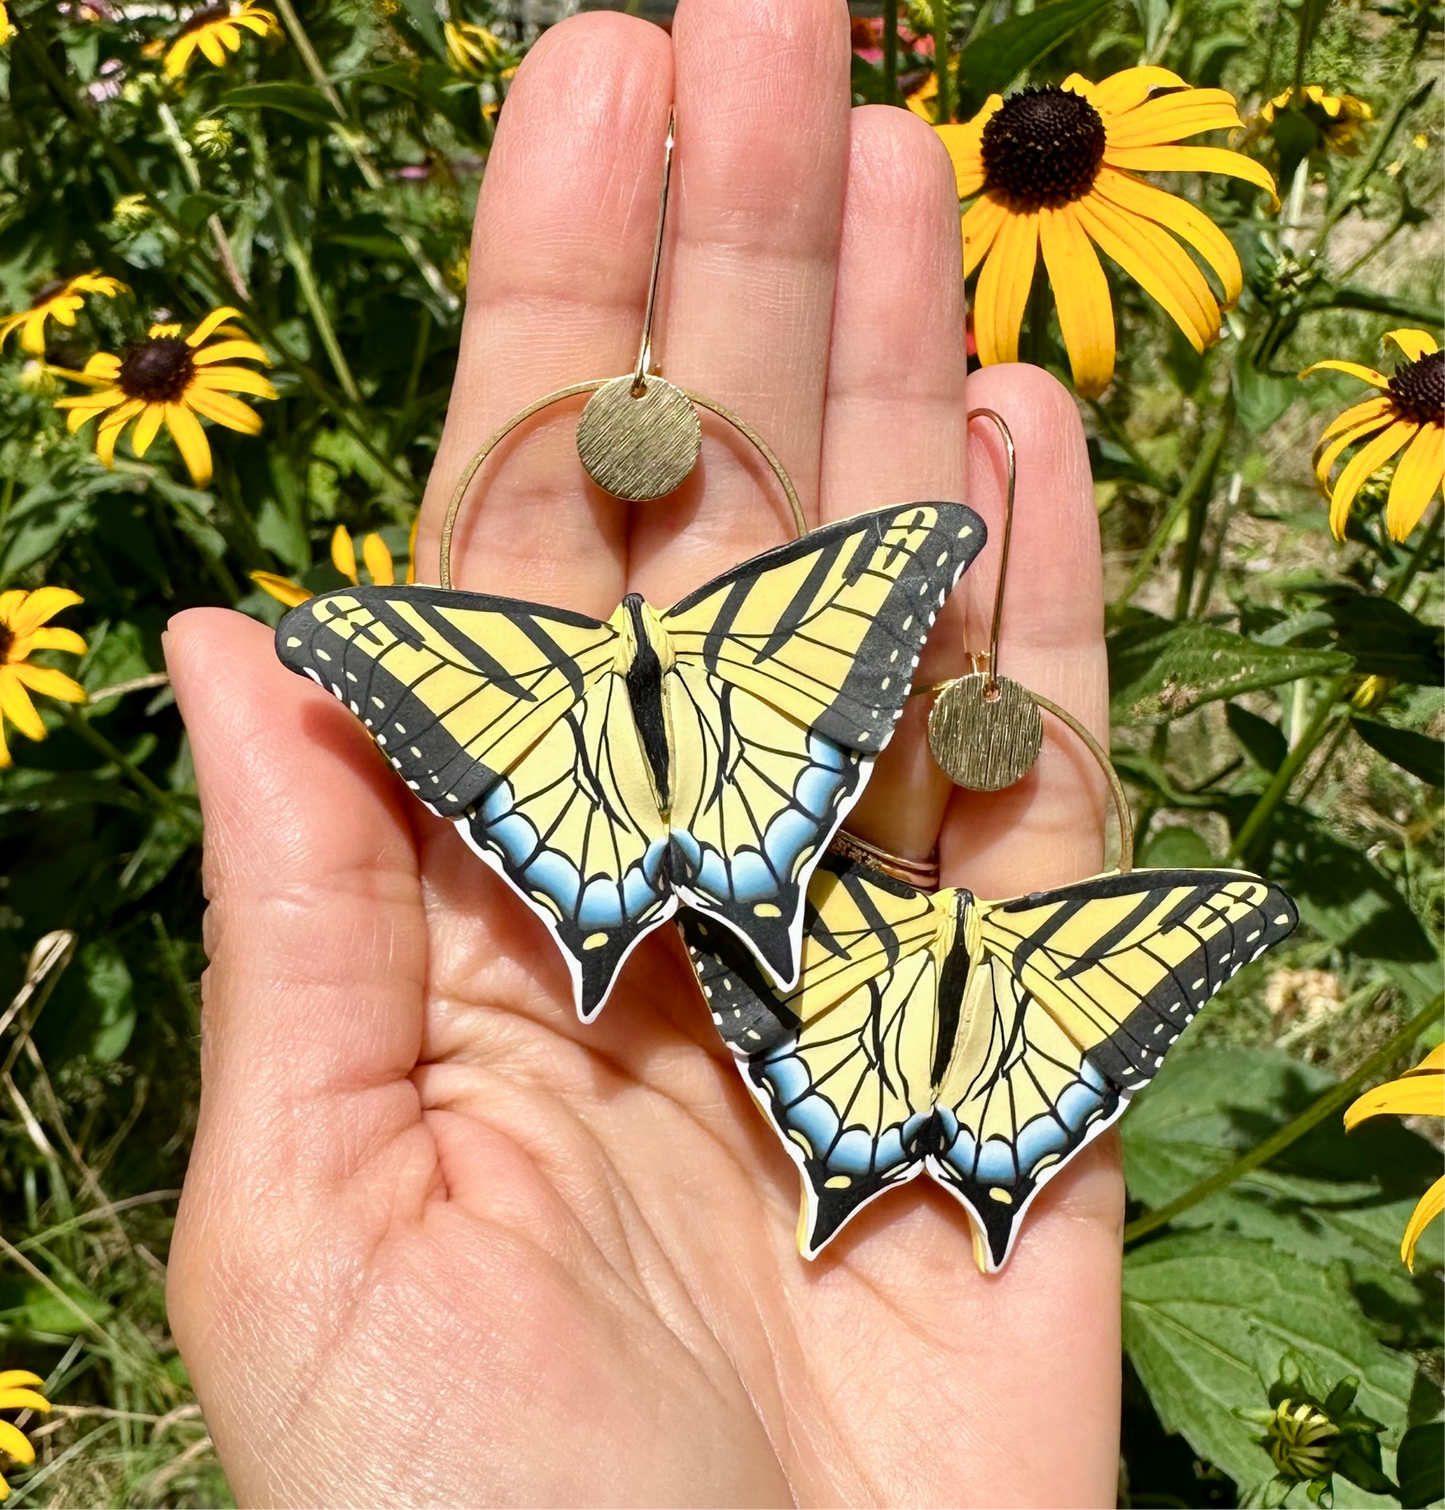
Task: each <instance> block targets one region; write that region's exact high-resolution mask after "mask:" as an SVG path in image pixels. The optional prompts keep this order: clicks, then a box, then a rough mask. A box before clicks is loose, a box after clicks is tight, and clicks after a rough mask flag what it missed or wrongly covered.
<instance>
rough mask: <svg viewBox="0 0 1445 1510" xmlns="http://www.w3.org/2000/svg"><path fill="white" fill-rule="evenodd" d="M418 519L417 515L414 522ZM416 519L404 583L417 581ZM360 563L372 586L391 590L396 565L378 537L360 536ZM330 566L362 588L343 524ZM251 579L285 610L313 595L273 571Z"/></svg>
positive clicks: (335, 538)
mask: <svg viewBox="0 0 1445 1510" xmlns="http://www.w3.org/2000/svg"><path fill="white" fill-rule="evenodd" d="M420 517H421V516H420V515H418V516H417V519H420ZM417 519H414V520H412V525H411V540H410V542H409V544H408V546H407V563H406V581H408V582H415V581H416V562H415V559H414V558H415V556H416V527H417ZM361 560H362V563H363V564H364V565H365V567H366V571H367V575H368V576H369V577H370V578H371V581H372V585H373V586H375V587H390V586H391V585H392V583H393V582H395V581H396V563H395V562H394V561H393V560H392V557H391V552H390V551H389V550H387V548H386V542H385V541H384V540H383V539H382V538H381V536H380V535H377V534H370V535H365V536H363V537H362V541H361ZM331 564H332V565H333V566H334V567H335V568H336V569H337V571H339V572H340V573H341V575H342V576H343V577H345V578H346V580H347V581H348V582H350V583H351V584H352V585H353V586H354V587H360V586H361V573H360V571H359V570H358V569H357V565H356V543H355V541H353V540H352V538H351V536H350V534H348V533H347V530H346V528H345V526H344V525H340V524H338V525H337V526H336V529H335V531H334V532H333V534H332V536H331ZM251 580H252V581H253V582H254V583H255V584H256V586H257V587H259V588H260V589H261V590H262V592H266V593H269V594H270V595H271V596H272V597H273V598H275V599H276V601H277V602H278V603H284V604H285V605H286V606H287V608H295V607H296V605H297V604H298V603H304V602H305V601H306V600H307V598H314V597H315V596H316V594H315V593H313V592H312V591H311V589H310V588H309V587H302V585H301V584H300V583H299V582H293V581H292V580H291V578H290V577H282V576H278V575H277V574H276V573H275V572H269V571H253V572H252V573H251Z"/></svg>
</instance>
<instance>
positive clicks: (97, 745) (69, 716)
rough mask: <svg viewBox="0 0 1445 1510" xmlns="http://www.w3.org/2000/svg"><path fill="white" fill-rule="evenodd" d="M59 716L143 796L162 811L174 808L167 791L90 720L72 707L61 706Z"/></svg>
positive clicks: (166, 811) (171, 810)
mask: <svg viewBox="0 0 1445 1510" xmlns="http://www.w3.org/2000/svg"><path fill="white" fill-rule="evenodd" d="M60 716H61V717H62V718H63V719H64V720H65V724H66V727H67V728H68V729H70V730H71V732H72V733H74V734H78V735H79V736H80V737H81V738H82V739H83V740H84V741H85V742H86V744H88V745H89V746H90V747H91V749H93V750H97V751H99V753H100V754H102V755H104V756H105V758H106V759H107V760H108V761H110V762H111V763H112V764H113V765H116V766H118V767H119V768H120V772H121V775H123V776H124V777H125V778H126V780H127V781H129V782H130V784H131V785H132V786H133V787H134V788H135V789H136V791H138V792H139V793H140V794H141V796H143V797H144V798H145V799H146V800H147V801H148V802H150V803H152V804H153V805H154V806H155V807H156V808H157V809H159V810H160V811H161V812H163V813H171V812H174V811H175V810H176V804H175V802H174V801H173V800H172V799H171V796H170V794H169V793H167V792H163V791H162V790H161V789H160V787H158V786H157V785H156V784H155V782H154V781H152V780H151V779H150V777H149V776H147V775H146V773H145V772H144V771H143V770H141V769H140V767H139V766H137V765H136V764H134V762H132V761H131V760H130V759H129V758H128V757H127V756H126V755H125V753H124V752H123V751H122V750H120V749H119V748H117V747H116V746H115V745H113V744H112V743H111V742H110V740H108V739H107V738H106V737H105V735H104V734H102V733H101V732H100V730H99V729H96V728H93V727H92V725H91V723H90V720H89V719H86V718H82V717H81V716H80V714H79V713H77V712H76V711H75V709H73V708H67V707H62V708H61V710H60Z"/></svg>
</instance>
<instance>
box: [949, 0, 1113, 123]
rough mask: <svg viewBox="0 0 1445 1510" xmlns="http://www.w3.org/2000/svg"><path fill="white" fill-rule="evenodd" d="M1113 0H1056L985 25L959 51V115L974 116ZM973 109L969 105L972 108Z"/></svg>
mask: <svg viewBox="0 0 1445 1510" xmlns="http://www.w3.org/2000/svg"><path fill="white" fill-rule="evenodd" d="M1108 3H1109V0H1052V3H1051V4H1049V5H1042V6H1040V7H1039V8H1038V9H1037V10H1035V11H1030V12H1029V13H1028V14H1027V15H1022V16H1010V17H1009V18H1008V19H1007V20H1006V21H1001V22H1000V23H999V24H998V25H997V26H986V27H984V28H982V29H981V30H980V32H979V34H978V35H977V36H976V37H975V38H974V39H973V41H971V42H970V43H969V44H968V46H967V47H965V48H964V49H963V51H962V52H961V53H960V54H959V59H958V77H959V84H960V98H959V107H960V108H959V113H960V115H963V114H965V113H967V114H972V113H973V110H976V109H977V107H978V106H979V105H981V104H982V103H983V100H984V97H985V96H986V95H989V94H992V93H994V92H995V91H996V90H1002V89H1005V88H1007V87H1008V85H1009V84H1011V83H1012V82H1013V80H1014V79H1016V78H1017V77H1018V76H1019V75H1020V74H1021V73H1022V72H1023V71H1024V69H1026V68H1032V67H1033V65H1034V64H1035V63H1037V62H1038V61H1039V59H1040V58H1042V57H1043V55H1044V54H1045V53H1046V52H1048V51H1049V49H1050V48H1051V47H1054V46H1056V45H1057V44H1058V43H1059V42H1062V41H1063V40H1064V38H1065V37H1067V36H1069V35H1071V34H1072V33H1073V32H1076V31H1077V30H1078V29H1079V28H1080V27H1081V26H1084V25H1085V24H1086V23H1088V22H1089V21H1092V20H1093V19H1094V17H1095V16H1097V15H1098V14H1099V13H1100V12H1101V11H1103V10H1105V9H1106V8H1107V6H1108ZM970 107H971V108H970Z"/></svg>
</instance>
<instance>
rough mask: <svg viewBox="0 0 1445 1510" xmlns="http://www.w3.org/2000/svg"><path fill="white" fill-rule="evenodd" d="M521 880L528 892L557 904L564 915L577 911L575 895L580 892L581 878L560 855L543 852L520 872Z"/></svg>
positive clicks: (573, 867)
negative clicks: (540, 895)
mask: <svg viewBox="0 0 1445 1510" xmlns="http://www.w3.org/2000/svg"><path fill="white" fill-rule="evenodd" d="M522 879H523V880H524V881H525V882H526V885H527V888H528V890H530V891H540V892H542V893H544V894H545V895H546V896H549V897H551V898H552V899H553V901H555V902H556V903H557V905H558V906H559V907H560V908H561V909H562V911H563V912H564V913H573V912H575V911H576V910H577V895H578V893H579V892H580V891H581V890H582V877H581V876H580V875H578V873H577V868H576V866H574V865H572V864H571V863H570V862H569V861H567V860H564V859H563V858H562V856H561V855H559V854H554V853H548V852H545V851H544V852H543V853H542V854H540V855H538V856H537V858H536V859H535V860H533V861H532V863H531V864H530V865H529V866H528V867H527V868H526V870H524V871H523V872H522Z"/></svg>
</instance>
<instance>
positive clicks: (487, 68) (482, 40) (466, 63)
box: [442, 21, 508, 76]
mask: <svg viewBox="0 0 1445 1510" xmlns="http://www.w3.org/2000/svg"><path fill="white" fill-rule="evenodd" d="M442 31H443V32H444V34H445V36H446V43H447V61H448V62H449V63H450V64H451V65H452V71H453V72H454V73H462V74H471V75H473V76H475V75H477V74H486V73H500V72H501V71H502V70H503V69H504V68H505V67H506V66H507V63H508V57H507V45H506V43H505V42H503V41H502V39H501V38H500V37H499V36H498V35H497V34H496V33H495V32H493V31H489V30H488V29H487V28H486V27H485V26H478V25H477V23H476V22H475V21H447V22H444V23H443V25H442Z"/></svg>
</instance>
